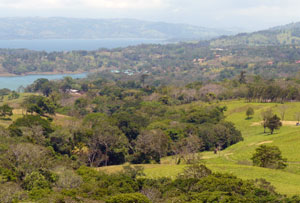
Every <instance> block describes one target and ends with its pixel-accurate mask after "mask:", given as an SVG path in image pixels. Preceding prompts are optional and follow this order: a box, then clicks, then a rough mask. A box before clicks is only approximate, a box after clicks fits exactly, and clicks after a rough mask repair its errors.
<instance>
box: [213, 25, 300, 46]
mask: <svg viewBox="0 0 300 203" xmlns="http://www.w3.org/2000/svg"><path fill="white" fill-rule="evenodd" d="M290 44H293V45H299V44H300V22H298V23H291V24H288V25H284V26H278V27H274V28H270V29H268V30H262V31H258V32H253V33H241V34H238V35H235V36H223V37H220V38H218V39H216V40H212V41H211V45H212V46H240V45H247V46H265V45H290Z"/></svg>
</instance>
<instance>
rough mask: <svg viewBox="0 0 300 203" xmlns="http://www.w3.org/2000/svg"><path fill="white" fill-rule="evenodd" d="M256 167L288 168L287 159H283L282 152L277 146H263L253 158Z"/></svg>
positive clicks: (256, 151)
mask: <svg viewBox="0 0 300 203" xmlns="http://www.w3.org/2000/svg"><path fill="white" fill-rule="evenodd" d="M251 159H252V161H253V165H254V166H259V167H264V168H273V169H284V168H285V167H287V164H286V162H287V159H285V158H282V156H281V151H280V150H279V148H278V147H277V146H267V145H261V146H260V147H258V148H257V149H256V150H255V153H254V154H253V156H252V158H251Z"/></svg>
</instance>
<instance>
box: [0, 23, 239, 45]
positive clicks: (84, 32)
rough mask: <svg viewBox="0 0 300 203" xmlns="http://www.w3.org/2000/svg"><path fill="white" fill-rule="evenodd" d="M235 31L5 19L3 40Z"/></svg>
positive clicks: (0, 26) (0, 29) (199, 35)
mask: <svg viewBox="0 0 300 203" xmlns="http://www.w3.org/2000/svg"><path fill="white" fill-rule="evenodd" d="M230 34H234V32H232V31H228V30H222V29H213V28H205V27H198V26H193V25H187V24H172V23H165V22H150V21H149V22H148V21H140V20H134V19H79V18H62V17H52V18H40V17H31V18H29V17H28V18H1V19H0V39H2V40H16V39H28V40H31V39H105V38H110V39H114V38H143V39H164V40H165V39H173V40H175V39H176V40H185V39H189V40H192V39H193V40H207V39H212V38H215V37H219V36H221V35H230Z"/></svg>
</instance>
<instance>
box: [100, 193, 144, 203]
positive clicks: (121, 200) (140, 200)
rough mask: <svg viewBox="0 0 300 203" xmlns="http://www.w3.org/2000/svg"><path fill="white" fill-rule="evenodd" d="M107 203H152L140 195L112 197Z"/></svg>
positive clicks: (131, 194)
mask: <svg viewBox="0 0 300 203" xmlns="http://www.w3.org/2000/svg"><path fill="white" fill-rule="evenodd" d="M106 202H107V203H150V200H149V199H148V198H147V197H146V196H145V195H142V194H140V193H130V194H120V195H115V196H113V197H110V198H108V199H107V200H106Z"/></svg>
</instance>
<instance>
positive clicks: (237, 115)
mask: <svg viewBox="0 0 300 203" xmlns="http://www.w3.org/2000/svg"><path fill="white" fill-rule="evenodd" d="M220 104H221V105H226V106H227V107H228V111H227V113H226V114H227V120H228V121H231V122H233V123H235V124H236V126H237V128H238V129H239V130H241V131H242V134H243V137H244V141H243V142H240V143H238V144H236V145H233V146H231V147H229V148H228V149H226V150H224V151H222V152H221V153H220V154H218V155H215V154H213V152H204V153H202V157H203V160H204V162H205V163H206V165H207V166H208V167H209V168H210V169H212V170H213V171H215V172H227V173H231V174H234V175H236V176H238V177H240V178H243V179H256V178H265V179H266V180H268V181H269V182H271V183H272V184H273V185H274V186H275V187H276V188H277V191H278V192H280V193H283V194H287V195H295V194H298V195H300V153H299V150H298V149H299V146H300V127H296V126H284V127H282V128H281V129H280V130H279V131H276V132H275V134H274V135H270V134H264V133H263V128H262V127H261V126H252V125H253V123H254V122H259V121H260V120H261V116H260V112H261V110H263V109H268V108H273V111H274V112H275V113H278V114H279V112H278V108H279V106H280V105H281V104H261V103H246V102H244V101H229V102H223V103H220ZM286 105H288V106H289V109H288V110H287V113H286V116H285V117H286V119H285V120H290V121H294V120H295V119H294V113H295V112H296V111H300V103H299V102H297V103H296V102H295V103H288V104H286ZM249 106H251V107H253V108H254V109H255V114H254V116H253V118H252V119H250V120H246V119H245V118H246V115H245V112H246V109H247V108H248V107H249ZM295 124H296V122H295ZM263 143H265V144H267V145H276V146H278V147H279V148H280V149H281V151H282V152H283V156H284V157H286V158H287V159H288V161H289V165H288V167H287V168H286V169H284V170H273V169H265V168H259V167H253V166H252V164H251V160H250V158H251V156H252V154H253V153H254V151H255V149H256V148H257V147H258V146H259V145H260V144H263ZM143 166H144V167H145V173H146V175H147V177H150V178H158V177H165V176H167V177H172V178H173V177H176V175H177V174H178V173H180V172H181V171H182V169H183V168H184V167H185V165H175V164H174V162H173V159H172V157H166V158H164V159H163V160H162V164H161V165H143ZM99 170H104V171H107V172H118V171H120V170H122V166H110V167H106V168H100V169H99Z"/></svg>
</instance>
